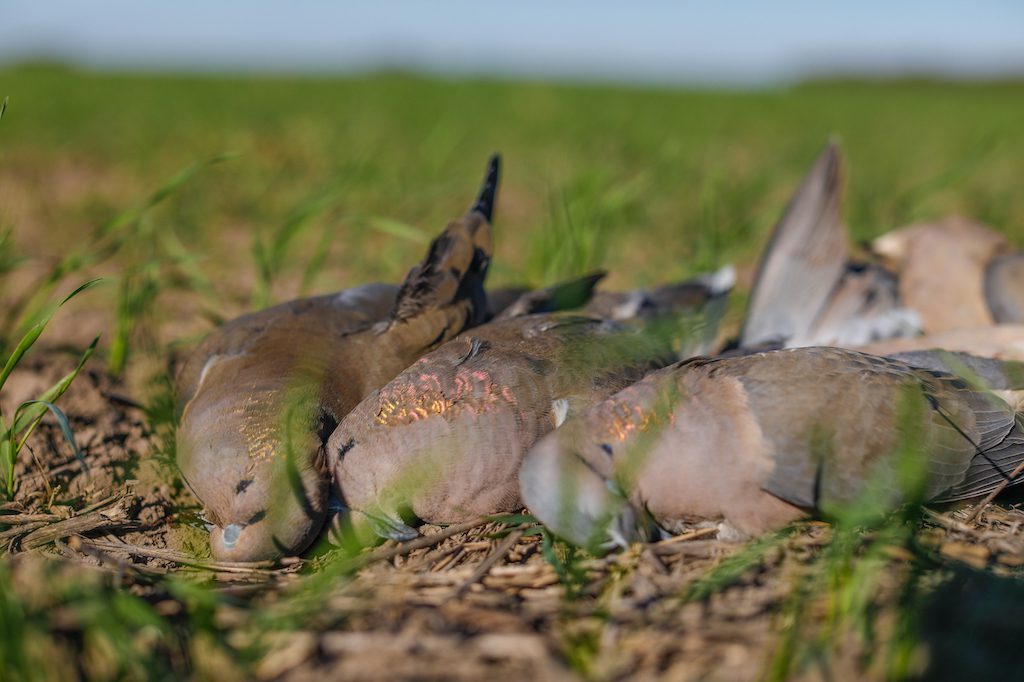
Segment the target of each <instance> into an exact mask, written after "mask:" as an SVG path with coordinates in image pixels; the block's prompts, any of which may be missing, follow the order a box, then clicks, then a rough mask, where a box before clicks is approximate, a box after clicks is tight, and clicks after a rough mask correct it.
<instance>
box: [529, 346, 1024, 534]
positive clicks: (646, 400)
mask: <svg viewBox="0 0 1024 682" xmlns="http://www.w3.org/2000/svg"><path fill="white" fill-rule="evenodd" d="M1021 461H1024V431H1022V428H1021V425H1020V424H1019V423H1018V420H1017V418H1016V415H1015V413H1014V411H1013V410H1012V409H1011V408H1010V407H1009V406H1008V405H1007V404H1006V403H1004V402H1003V401H1001V400H999V399H998V398H996V397H994V396H993V395H991V394H990V393H988V392H986V391H984V390H981V389H976V388H972V387H971V386H970V385H969V384H968V382H966V381H964V380H963V379H961V378H959V377H957V376H954V375H952V374H948V373H945V372H941V371H934V370H927V369H921V368H917V367H914V366H911V365H908V364H906V363H904V362H900V361H898V360H893V359H887V358H881V357H877V356H872V355H867V354H864V353H858V352H856V351H849V350H841V349H837V348H815V347H810V348H802V349H793V350H780V351H770V352H765V353H758V354H754V355H750V356H746V357H739V358H731V359H718V360H715V359H710V360H709V359H695V360H691V361H687V362H682V363H679V364H676V365H673V366H670V367H667V368H665V369H662V370H659V371H656V372H652V373H651V374H649V375H648V376H647V377H646V378H645V379H643V380H642V381H640V382H638V383H636V384H634V385H633V386H630V387H628V388H626V389H624V390H622V391H620V392H619V393H617V394H615V395H614V396H612V397H610V398H608V399H607V400H604V401H602V402H600V403H598V404H597V405H595V406H594V407H592V408H591V409H590V410H588V411H587V412H586V413H585V414H584V415H582V416H580V417H578V418H576V419H573V420H570V421H569V422H567V423H565V424H564V425H563V426H562V427H561V428H560V429H558V430H557V431H555V432H554V433H552V434H550V435H548V436H547V437H545V438H544V439H543V440H541V441H540V442H539V443H538V444H537V445H536V446H535V447H534V448H533V449H532V450H531V451H530V452H529V453H528V454H527V456H526V458H525V460H524V462H523V465H522V469H521V471H520V486H521V488H520V489H521V493H522V498H523V500H524V502H525V503H526V505H527V507H528V508H529V509H530V511H531V512H532V513H533V514H534V515H536V516H537V518H538V519H540V520H541V521H542V522H543V523H544V524H545V525H546V526H548V527H549V528H550V529H551V530H553V531H554V532H555V533H557V534H558V535H560V536H562V537H564V538H565V539H567V540H569V541H571V542H573V543H576V544H580V545H586V546H591V547H594V546H597V545H601V544H603V543H607V542H609V541H611V542H613V543H615V544H620V545H621V544H628V543H630V542H633V541H636V540H645V539H648V537H649V533H650V530H651V528H652V525H651V523H650V522H651V521H653V522H655V523H657V524H658V526H660V527H661V528H663V529H665V530H668V531H669V532H672V533H676V532H680V531H682V530H683V529H684V528H686V527H689V526H692V525H694V524H712V525H714V524H720V526H719V527H720V529H721V534H723V535H728V534H733V535H740V536H749V535H755V534H760V533H764V532H767V531H771V530H774V529H777V528H779V527H781V526H783V525H785V524H787V523H789V522H791V521H794V520H796V519H799V518H802V517H804V516H807V515H808V514H813V513H824V514H828V513H829V512H830V511H833V510H835V509H837V508H839V507H840V506H841V505H847V504H851V503H853V502H855V501H856V500H858V499H859V498H860V497H861V496H862V495H863V494H865V491H866V490H868V489H869V488H871V489H873V490H875V491H876V492H877V493H879V494H880V495H881V499H882V500H883V501H884V503H885V504H886V505H887V506H889V507H895V506H896V505H899V504H901V503H903V502H907V501H913V500H914V499H919V500H920V501H922V502H932V503H939V502H952V501H957V500H966V499H971V498H976V497H980V496H982V495H985V494H986V493H988V492H990V491H992V490H993V489H995V488H996V487H997V486H998V485H1000V484H1001V483H1002V482H1003V481H1004V480H1005V479H1006V478H1007V477H1008V476H1009V475H1010V473H1011V472H1013V470H1014V469H1015V468H1016V467H1017V466H1018V465H1019V464H1020V463H1021ZM908 462H909V464H910V466H909V469H910V470H911V471H914V472H915V473H916V474H917V476H910V477H909V478H908V474H907V471H908V467H907V466H905V465H906V464H907V463H908Z"/></svg>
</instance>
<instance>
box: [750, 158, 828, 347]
mask: <svg viewBox="0 0 1024 682" xmlns="http://www.w3.org/2000/svg"><path fill="white" fill-rule="evenodd" d="M841 166H842V164H841V160H840V154H839V149H838V147H837V146H836V145H835V144H834V143H830V144H829V145H828V146H827V147H826V148H825V151H824V152H822V154H821V155H820V156H819V157H818V160H817V162H816V163H815V164H814V167H813V168H811V170H810V172H809V173H808V174H807V176H806V177H805V178H804V180H803V182H802V183H801V185H800V188H799V189H798V190H797V192H796V194H795V195H794V196H793V199H792V200H791V201H790V203H789V206H788V207H787V208H786V212H785V214H784V215H783V216H782V219H781V220H780V221H779V224H778V225H777V226H776V227H775V231H774V233H773V234H772V238H771V241H770V242H769V243H768V248H767V249H766V250H765V254H764V257H763V258H762V260H761V264H760V266H759V267H758V271H757V278H756V279H755V282H754V288H753V291H752V292H751V296H750V305H749V307H748V309H747V318H746V320H745V321H744V325H743V332H742V334H741V336H740V344H741V345H743V346H753V345H758V344H762V343H766V342H771V341H779V340H781V339H789V338H792V337H800V338H805V337H807V335H808V332H809V331H810V329H811V327H812V325H813V324H814V321H815V320H816V319H817V318H818V315H819V314H820V313H821V311H822V310H823V309H824V306H825V305H826V303H827V301H828V298H829V296H830V294H831V292H832V290H833V288H834V287H835V285H836V283H837V282H838V281H839V279H840V277H841V276H842V273H843V269H844V267H845V266H846V261H847V258H848V253H847V247H846V232H845V230H844V228H843V223H842V216H841V215H840V204H841V201H842V168H841Z"/></svg>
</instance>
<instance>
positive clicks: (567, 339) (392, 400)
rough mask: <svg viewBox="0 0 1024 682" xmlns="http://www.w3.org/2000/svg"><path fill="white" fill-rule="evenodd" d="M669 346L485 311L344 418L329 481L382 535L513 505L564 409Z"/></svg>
mask: <svg viewBox="0 0 1024 682" xmlns="http://www.w3.org/2000/svg"><path fill="white" fill-rule="evenodd" d="M673 357H674V355H673V351H672V343H671V339H669V338H663V337H661V336H660V335H657V334H649V333H646V334H645V333H644V331H643V330H637V329H632V328H623V327H621V326H620V325H617V324H616V323H614V322H611V321H607V320H603V319H600V318H594V317H588V316H580V315H565V314H555V315H550V314H547V315H531V316H526V317H522V318H515V319H507V320H500V321H496V322H492V323H489V324H486V325H483V326H480V327H477V328H475V329H472V330H470V331H467V332H465V333H463V334H462V335H461V336H459V337H458V338H457V339H455V340H454V341H450V342H448V343H446V344H445V345H443V346H441V347H440V348H438V349H437V350H435V351H433V352H431V353H429V354H427V355H425V356H424V357H423V358H421V359H420V360H419V361H417V362H416V363H414V364H413V365H412V366H411V367H409V368H408V369H407V370H406V371H404V372H402V374H400V375H399V376H398V377H396V378H395V379H394V380H393V381H391V382H390V383H389V384H387V385H386V386H385V387H383V388H381V389H380V390H378V391H375V392H374V393H373V394H371V395H370V396H369V397H368V398H367V399H366V400H364V401H363V402H362V403H360V404H359V405H358V406H357V407H356V408H355V409H354V410H352V412H350V413H349V414H348V416H347V417H346V418H345V419H344V420H342V422H341V424H340V425H339V426H338V429H337V430H336V431H335V432H334V434H333V435H332V436H331V438H330V441H329V442H328V445H327V452H328V456H329V458H330V464H331V467H332V469H333V472H334V486H335V493H336V495H337V497H338V499H339V501H340V502H341V503H342V504H343V505H344V506H345V507H347V508H348V510H349V514H350V515H351V516H352V517H353V519H355V520H358V521H359V522H360V523H361V524H362V523H364V522H368V523H369V525H370V526H371V528H372V529H373V530H374V531H375V532H376V533H377V534H378V535H381V536H383V537H389V538H393V539H407V538H409V537H411V536H413V535H415V534H416V531H415V530H413V529H412V528H410V527H409V526H408V524H407V523H406V521H408V520H409V519H410V517H415V518H416V519H419V520H422V521H427V522H432V523H452V522H458V521H462V520H466V519H469V518H475V517H477V516H479V515H481V514H494V513H499V512H503V511H511V510H514V509H517V508H518V507H519V506H520V500H519V489H518V483H517V472H518V469H519V463H520V461H521V459H522V457H523V455H524V454H525V452H526V451H527V450H528V449H529V447H530V446H531V445H533V443H534V442H536V441H537V439H539V438H540V437H541V436H543V435H544V434H546V433H548V432H549V431H551V430H552V429H554V428H555V427H557V426H558V425H559V424H560V423H561V422H562V420H564V419H565V418H566V416H567V415H568V414H570V413H572V412H573V411H575V410H580V409H582V408H583V407H585V406H586V405H589V404H590V403H591V402H593V401H594V400H597V399H599V398H602V397H605V396H607V395H610V394H612V393H614V392H615V391H617V390H619V389H621V388H623V387H624V386H626V385H628V384H630V383H632V382H633V381H636V380H637V379H639V378H640V377H641V376H643V374H644V373H645V372H646V371H647V370H649V369H651V368H653V367H656V366H664V365H665V364H666V363H667V362H670V361H671V360H672V358H673Z"/></svg>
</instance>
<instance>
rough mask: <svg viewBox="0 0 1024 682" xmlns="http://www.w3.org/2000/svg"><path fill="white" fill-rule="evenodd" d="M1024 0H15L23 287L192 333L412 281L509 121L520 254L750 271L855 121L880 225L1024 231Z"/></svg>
mask: <svg viewBox="0 0 1024 682" xmlns="http://www.w3.org/2000/svg"><path fill="white" fill-rule="evenodd" d="M1022 27H1024V6H1022V5H1021V4H1020V3H1016V2H1011V1H1010V0H1005V1H1000V0H983V1H981V2H948V3H929V2H923V1H916V0H915V1H910V2H903V3H883V2H880V1H875V0H869V1H865V2H857V3H853V2H846V3H839V2H837V3H816V2H810V1H803V0H801V1H793V0H789V1H784V2H779V3H773V4H772V5H771V7H768V6H766V5H764V4H763V3H757V2H753V1H749V0H747V1H738V2H730V3H696V2H655V1H648V2H639V3H630V4H629V6H628V7H626V6H625V5H623V4H622V3H611V2H582V1H579V2H577V1H570V2H561V3H541V2H534V1H529V2H522V3H516V4H515V6H514V7H509V6H501V5H495V4H491V3H478V2H477V3H470V2H465V1H461V0H460V1H456V2H447V3H443V4H438V3H430V4H428V3H420V2H413V1H411V0H410V1H407V2H373V3H371V2H347V3H328V2H315V1H312V0H304V1H300V2H291V3H267V2H246V3H243V2H221V3H215V4H214V3H200V2H196V1H194V0H183V1H181V2H177V3H173V4H164V5H160V6H143V5H139V4H138V3H132V2H128V1H127V0H125V1H123V2H96V3H88V4H83V3H77V2H71V1H70V0H58V1H55V2H48V3H37V2H31V1H28V0H7V1H6V2H5V3H4V4H3V21H2V22H0V98H2V97H7V98H8V104H7V111H6V114H5V116H4V118H3V120H2V122H0V225H2V226H4V227H5V229H6V228H10V229H11V233H10V235H11V236H10V240H9V242H8V243H9V244H10V245H11V246H10V248H11V249H14V248H15V247H16V248H17V249H18V253H19V254H20V256H21V257H22V261H21V262H22V265H21V266H20V267H19V268H18V270H17V272H14V273H13V276H12V278H10V280H9V283H8V286H7V291H8V295H11V294H10V292H12V291H13V292H17V291H19V289H18V287H19V286H20V287H21V289H20V291H22V292H23V291H25V288H26V287H27V288H29V289H31V288H33V287H38V278H39V277H48V278H49V279H48V280H47V281H50V280H52V279H53V278H54V276H55V274H56V276H57V278H58V279H59V278H60V276H62V275H64V274H66V273H67V272H70V271H71V270H72V269H73V268H72V266H75V268H80V269H82V270H85V271H88V272H89V273H90V274H106V275H111V276H113V277H114V278H115V279H114V284H113V285H112V286H108V287H105V289H104V291H103V292H97V293H96V295H95V296H92V297H91V298H90V301H91V302H95V305H96V306H97V307H98V308H103V309H105V310H108V311H109V310H111V309H116V310H120V311H126V312H123V316H124V319H122V320H121V321H120V322H119V323H118V324H119V328H123V331H121V332H118V334H121V335H122V336H123V337H124V338H123V340H122V341H120V342H117V343H119V344H120V345H122V346H125V348H128V347H130V346H131V345H132V344H131V343H129V342H130V341H131V340H132V338H134V337H133V335H137V334H138V333H139V332H138V330H137V327H138V326H139V325H138V324H137V323H136V322H135V321H134V316H136V315H161V314H165V313H166V312H167V311H173V314H170V315H169V317H170V318H171V319H170V320H168V322H169V326H168V325H159V326H158V327H159V329H160V330H161V331H160V332H159V333H155V334H156V340H158V341H160V342H161V343H164V342H167V343H170V342H172V341H176V340H181V339H190V338H193V337H194V335H197V334H201V333H203V331H205V330H207V329H209V326H210V324H212V323H213V322H216V321H217V320H219V319H222V318H224V317H227V316H230V315H233V314H236V313H238V312H240V311H242V310H245V309H248V308H251V307H257V306H262V305H266V304H268V303H270V302H272V301H275V300H279V299H281V298H285V297H290V296H295V295H298V294H302V293H306V292H310V291H323V290H330V289H335V288H339V287H342V286H348V285H352V284H356V283H359V282H361V281H365V280H367V279H386V280H395V279H397V278H399V277H401V276H402V274H403V273H404V272H405V270H406V269H407V268H408V267H409V266H410V265H411V264H412V263H413V262H415V260H417V259H418V257H419V254H420V252H421V251H422V249H423V245H424V243H425V242H426V241H427V240H428V238H429V236H430V235H431V234H432V233H433V232H435V231H436V230H437V229H439V228H440V227H441V226H442V225H443V224H444V223H445V222H446V221H447V220H448V219H449V218H451V217H452V216H454V215H456V214H458V213H459V212H461V211H462V210H463V209H464V207H465V206H466V204H467V202H469V200H470V199H471V198H472V196H473V194H474V192H475V190H476V187H477V184H478V182H479V176H480V174H481V172H482V170H483V166H484V162H485V159H486V157H487V155H488V154H489V153H490V152H492V151H494V150H498V151H501V152H502V153H503V154H504V157H505V161H506V165H505V177H504V183H503V186H502V191H501V198H500V203H499V213H498V219H497V220H498V233H497V234H498V240H499V241H498V247H497V248H498V253H497V258H496V260H495V265H494V269H493V271H492V272H493V278H494V281H495V282H497V283H510V282H527V283H530V284H544V283H549V282H551V281H554V280H556V279H558V278H561V277H566V276H569V275H573V274H578V273H580V272H582V271H585V270H589V269H593V268H596V267H607V268H609V269H610V270H611V271H612V273H613V274H612V278H611V281H610V286H614V287H627V286H633V285H641V284H650V283H652V282H654V281H665V280H669V279H673V278H679V277H683V276H687V275H690V274H693V273H695V272H698V271H702V270H707V269H709V268H713V267H717V266H719V265H721V264H723V263H724V262H727V261H733V262H736V263H737V264H738V265H739V266H740V271H741V274H743V273H748V274H749V272H750V271H751V269H752V266H753V263H754V261H755V259H756V256H757V253H758V250H759V248H760V246H761V245H763V243H764V242H765V240H766V239H767V236H768V233H769V231H770V229H771V227H772V225H773V223H774V221H775V220H776V219H777V218H778V216H779V214H780V212H781V210H782V208H783V206H784V204H785V201H786V199H787V197H788V196H789V194H790V193H791V192H792V191H793V189H794V188H795V186H796V184H797V182H798V181H799V178H800V176H801V175H802V173H803V172H804V171H805V169H806V168H807V167H808V165H809V164H810V163H811V161H812V159H813V157H814V155H815V154H816V152H817V151H818V150H819V149H820V147H821V146H822V145H823V144H824V142H825V140H826V139H827V138H828V137H829V136H831V135H835V136H837V137H838V139H839V140H840V142H841V143H842V145H843V149H844V151H845V153H846V156H847V159H848V182H847V186H848V194H847V206H846V216H847V220H848V223H849V228H850V230H851V233H852V234H853V235H854V237H855V239H858V240H860V239H866V238H868V237H871V236H874V235H876V234H879V233H881V232H883V231H886V230H889V229H892V228H895V227H897V226H899V225H901V224H903V223H906V222H910V221H913V220H918V219H924V218H929V217H938V216H941V215H945V214H948V213H961V214H966V215H969V216H971V217H974V218H977V219H980V220H983V221H986V222H988V223H989V224H991V225H992V226H993V227H995V228H996V229H999V230H1002V231H1005V232H1007V233H1009V234H1011V235H1014V236H1015V237H1016V238H1017V239H1018V241H1019V242H1021V243H1024V192H1021V191H1020V178H1021V177H1022V176H1024V132H1022V131H1021V125H1020V121H1021V116H1022V113H1024V86H1022V74H1024V40H1022V39H1021V38H1022V37H1024V36H1022ZM69 254H71V256H74V257H73V258H71V256H69ZM69 258H71V261H72V262H70V263H69V262H68V260H69ZM62 268H63V269H62ZM115 302H116V303H115ZM112 303H115V305H112ZM155 304H157V305H155ZM83 307H87V306H85V303H84V301H83ZM77 314H80V315H82V319H79V320H77V321H76V322H75V324H73V325H72V327H73V329H72V330H71V331H72V332H73V334H72V335H73V336H74V337H75V340H77V341H86V340H88V339H89V338H91V335H93V334H94V333H96V332H98V331H103V330H104V329H109V327H110V320H109V319H108V318H109V314H108V313H103V314H97V315H93V316H91V317H90V316H89V315H87V313H85V312H80V313H77ZM143 326H144V325H143ZM78 337H80V338H78ZM105 339H107V340H108V341H107V342H108V343H112V341H110V335H109V334H106V335H105ZM124 353H127V350H125V351H124ZM114 364H115V365H116V364H118V363H117V362H115V363H114ZM122 364H123V363H122Z"/></svg>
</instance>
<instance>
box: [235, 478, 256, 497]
mask: <svg viewBox="0 0 1024 682" xmlns="http://www.w3.org/2000/svg"><path fill="white" fill-rule="evenodd" d="M250 485H252V479H251V478H247V479H244V480H241V481H239V482H238V485H236V486H235V494H236V495H241V494H242V493H244V492H245V489H246V488H248V487H249V486H250Z"/></svg>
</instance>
